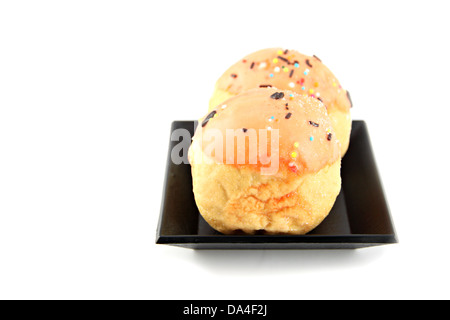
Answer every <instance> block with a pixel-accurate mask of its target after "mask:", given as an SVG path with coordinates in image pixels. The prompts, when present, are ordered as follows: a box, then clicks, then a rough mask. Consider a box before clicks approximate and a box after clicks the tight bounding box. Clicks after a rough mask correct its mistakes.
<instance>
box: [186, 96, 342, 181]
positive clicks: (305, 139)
mask: <svg viewBox="0 0 450 320" xmlns="http://www.w3.org/2000/svg"><path fill="white" fill-rule="evenodd" d="M282 95H284V96H283V97H281V96H282ZM274 97H275V98H276V97H278V99H275V98H274ZM286 104H287V105H286ZM269 127H270V129H269ZM227 129H228V132H229V133H230V132H231V133H232V134H234V135H229V137H231V138H229V139H228V141H227ZM230 129H232V130H230ZM259 129H266V130H267V131H262V132H260V131H259ZM200 130H201V138H200V133H199V131H200ZM275 130H278V131H277V132H278V136H279V143H276V145H274V146H273V149H272V143H271V137H272V134H273V133H274V132H275ZM215 133H219V135H218V136H219V137H222V138H221V139H219V140H216V138H211V137H212V136H214V134H215ZM261 135H262V136H261ZM208 136H209V137H208ZM250 136H252V138H253V140H251V139H252V138H250ZM255 137H256V138H255ZM264 137H267V140H266V141H264V140H261V139H263V138H264ZM195 139H201V142H202V150H203V151H204V153H206V154H208V155H210V156H211V158H213V159H214V160H215V161H216V162H218V163H226V164H230V165H238V166H239V165H241V166H246V167H251V168H255V169H260V168H261V167H270V164H268V162H269V160H270V159H268V158H267V157H263V156H258V154H263V155H264V154H267V153H265V152H264V151H265V150H264V147H265V148H266V150H272V152H273V155H274V156H276V155H277V154H278V157H277V159H278V163H279V167H280V169H284V170H289V171H290V172H293V173H297V174H301V173H305V172H317V171H319V170H320V169H322V168H323V167H324V166H326V165H330V164H333V163H334V162H335V161H336V160H338V159H340V145H339V142H338V141H337V140H336V139H335V136H334V131H333V129H332V127H331V123H330V120H329V117H328V115H327V111H326V108H325V106H324V104H323V103H321V102H320V101H319V100H317V99H314V98H310V97H307V96H304V95H299V94H296V93H295V92H292V91H289V90H279V89H276V88H258V89H252V90H249V91H246V92H244V93H241V94H240V95H237V96H235V97H233V98H230V99H228V100H227V101H225V102H224V103H223V104H221V105H219V106H217V107H216V109H215V110H214V111H213V112H212V113H209V114H208V115H206V116H205V117H203V118H202V119H201V120H200V122H199V126H198V127H197V131H196V134H195V136H194V140H195ZM238 139H243V140H242V141H246V142H245V147H244V148H237V145H238ZM218 141H219V142H220V143H222V146H223V148H222V152H217V153H216V152H214V153H213V152H210V150H211V149H213V148H212V146H214V143H217V142H218ZM229 141H234V146H233V145H230V144H229ZM249 141H257V143H256V146H257V152H254V150H255V149H254V148H253V149H251V147H250V145H251V144H250V143H249ZM274 142H275V141H274ZM240 145H241V146H242V145H243V144H242V143H241V144H240ZM253 145H255V144H253ZM232 148H234V152H233V153H232V154H231V155H229V156H228V157H227V150H228V151H230V150H233V149H232ZM206 150H208V152H205V151H206ZM217 150H220V148H219V149H217ZM252 150H253V152H252ZM220 153H221V154H220ZM229 153H230V152H229ZM268 154H269V155H271V154H270V152H269V153H268ZM244 158H245V162H242V161H241V163H239V161H238V160H239V159H241V160H242V159H244Z"/></svg>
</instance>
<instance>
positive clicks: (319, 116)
mask: <svg viewBox="0 0 450 320" xmlns="http://www.w3.org/2000/svg"><path fill="white" fill-rule="evenodd" d="M188 157H189V161H190V163H191V166H192V179H193V191H194V195H195V201H196V203H197V207H198V208H199V211H200V213H201V215H202V216H203V217H204V219H205V220H206V221H207V222H208V223H209V224H210V226H212V227H213V228H214V229H216V230H218V231H219V232H222V233H225V234H232V233H236V232H244V233H248V234H253V233H255V232H258V233H259V232H262V233H268V234H305V233H307V232H309V231H311V230H312V229H314V228H315V227H316V226H317V225H319V224H320V223H321V222H322V221H323V219H324V218H325V217H326V216H327V215H328V213H329V212H330V210H331V208H332V207H333V205H334V202H335V200H336V197H337V195H338V194H339V192H340V188H341V178H340V164H341V156H340V144H339V141H338V140H337V139H336V135H335V132H334V130H333V127H332V124H331V122H330V119H329V116H328V114H327V111H326V108H325V106H324V104H323V103H322V102H320V101H319V100H317V99H315V98H311V97H308V96H305V95H299V94H296V93H295V92H292V91H289V90H279V89H274V88H259V89H252V90H248V91H245V92H243V93H241V94H239V95H236V96H234V97H233V98H230V99H228V100H226V101H225V102H223V103H222V104H219V105H217V106H216V108H215V109H214V110H212V111H211V112H209V113H208V114H207V115H206V116H205V117H203V118H202V119H201V120H200V121H199V125H198V127H197V129H196V132H195V135H194V137H193V141H192V144H191V147H190V149H189V154H188Z"/></svg>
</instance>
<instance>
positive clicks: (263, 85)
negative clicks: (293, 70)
mask: <svg viewBox="0 0 450 320" xmlns="http://www.w3.org/2000/svg"><path fill="white" fill-rule="evenodd" d="M259 87H260V88H272V85H271V84H260V85H259Z"/></svg>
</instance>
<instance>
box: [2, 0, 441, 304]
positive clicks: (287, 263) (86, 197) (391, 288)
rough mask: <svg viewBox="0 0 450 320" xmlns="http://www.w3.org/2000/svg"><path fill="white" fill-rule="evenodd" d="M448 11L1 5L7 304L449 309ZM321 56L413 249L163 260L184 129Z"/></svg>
mask: <svg viewBox="0 0 450 320" xmlns="http://www.w3.org/2000/svg"><path fill="white" fill-rule="evenodd" d="M447 3H448V2H447V1H431V0H430V1H371V2H369V1H231V0H228V1H221V2H219V1H178V2H176V1H28V2H26V1H3V2H1V4H0V298H3V299H19V298H25V299H55V298H56V299H335V298H339V299H355V298H356V299H372V298H373V299H428V298H429V299H431V298H438V299H439V298H446V299H448V298H450V294H449V291H448V286H449V285H450V278H449V274H448V272H449V268H450V261H449V249H448V245H449V235H448V230H449V223H450V210H449V206H448V199H449V195H448V192H449V190H450V188H449V184H448V183H449V180H450V175H449V170H448V149H449V145H450V132H449V127H448V122H449V121H448V117H449V116H450V111H449V110H450V105H449V100H448V95H449V84H450V79H449V76H448V74H449V72H450V67H449V65H450V64H449V56H450V50H449V48H448V46H447V44H448V32H449V30H450V22H449V19H448V12H449V6H448V5H447ZM274 46H281V47H285V48H289V49H297V50H298V51H300V52H303V53H306V54H311V55H312V54H315V55H317V56H319V57H320V58H321V59H322V61H323V62H324V63H325V64H326V65H327V66H328V67H329V68H330V69H331V70H332V71H333V73H334V74H335V75H337V77H338V79H339V80H340V82H341V83H342V85H343V86H344V88H346V89H348V90H349V91H350V92H351V95H352V99H353V103H354V108H353V109H352V112H353V118H354V119H363V120H365V121H366V122H367V125H368V128H369V132H370V135H371V139H372V144H373V149H374V151H375V154H376V160H377V163H378V169H379V171H380V175H381V178H382V180H383V185H384V188H385V192H386V196H387V199H388V202H389V206H390V209H391V211H392V216H393V219H394V223H395V227H396V230H397V233H398V237H399V240H400V243H399V244H396V245H389V246H382V247H374V248H367V249H359V250H350V251H328V250H325V251H194V250H189V249H183V248H176V247H169V246H162V245H156V244H155V243H154V241H155V234H156V225H157V221H158V217H159V210H160V203H161V196H162V185H163V177H164V169H165V161H166V153H167V147H168V142H169V130H170V124H171V122H172V121H173V120H192V119H197V118H199V117H201V116H203V115H204V114H205V113H206V110H207V104H208V100H209V97H210V94H211V93H212V89H213V85H214V82H215V81H216V79H217V78H218V77H219V76H220V75H221V74H222V72H224V70H225V69H226V68H227V67H228V66H229V65H230V64H232V63H234V62H236V61H237V60H239V59H241V58H242V57H243V56H244V55H246V54H248V53H251V52H253V51H256V50H258V49H262V48H267V47H274Z"/></svg>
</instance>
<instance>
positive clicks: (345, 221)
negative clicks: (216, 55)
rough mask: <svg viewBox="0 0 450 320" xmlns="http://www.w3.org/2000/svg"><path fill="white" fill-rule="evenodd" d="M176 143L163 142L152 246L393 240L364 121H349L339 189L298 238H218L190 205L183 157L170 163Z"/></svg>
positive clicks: (324, 245) (311, 245)
mask: <svg viewBox="0 0 450 320" xmlns="http://www.w3.org/2000/svg"><path fill="white" fill-rule="evenodd" d="M195 126H196V122H194V121H174V122H173V123H172V128H171V132H172V133H173V132H174V130H176V129H185V130H187V131H188V132H189V134H190V136H193V133H194V127H195ZM187 131H185V132H187ZM171 137H172V135H171ZM174 138H175V137H174ZM171 140H172V139H171ZM180 142H181V141H180V140H178V139H177V140H176V141H170V144H169V155H168V159H167V167H166V177H165V182H164V190H163V198H162V204H161V215H160V218H159V223H158V230H157V236H156V243H158V244H168V245H175V246H181V247H187V248H194V249H355V248H363V247H370V246H376V245H383V244H390V243H396V242H397V239H396V235H395V230H394V227H393V224H392V221H391V217H390V214H389V209H388V205H387V203H386V199H385V197H384V193H383V189H382V186H381V181H380V178H379V176H378V172H377V168H376V164H375V160H374V158H373V153H372V148H371V145H370V140H369V135H368V131H367V126H366V124H365V122H364V121H353V126H352V134H351V138H350V147H349V150H348V151H347V153H346V155H345V157H344V159H343V160H342V169H341V176H342V189H341V193H340V194H339V196H338V197H337V200H336V203H335V205H334V207H333V209H332V210H331V212H330V214H329V215H328V217H327V218H326V219H325V220H324V221H323V222H322V223H321V224H320V225H319V226H318V227H317V228H316V229H314V230H313V231H311V232H310V233H308V234H306V235H300V236H298V235H223V234H221V233H219V232H217V231H215V230H214V229H212V228H211V227H210V226H209V225H208V224H207V223H206V222H205V220H203V218H202V217H201V215H200V213H199V211H198V209H197V206H196V204H195V200H194V194H193V192H192V176H191V167H190V165H189V164H188V163H187V154H182V156H183V160H184V161H183V162H184V163H182V164H179V165H177V164H174V163H173V162H172V161H171V152H172V150H173V148H174V146H176V145H178V144H179V143H180ZM177 150H178V149H177Z"/></svg>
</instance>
